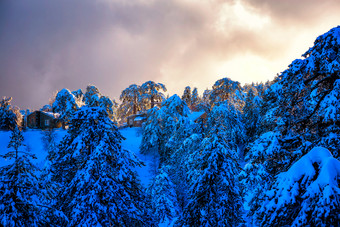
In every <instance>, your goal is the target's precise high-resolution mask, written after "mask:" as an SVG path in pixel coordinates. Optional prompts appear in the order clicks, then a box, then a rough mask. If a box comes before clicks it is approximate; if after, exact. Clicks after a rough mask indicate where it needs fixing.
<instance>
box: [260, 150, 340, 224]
mask: <svg viewBox="0 0 340 227" xmlns="http://www.w3.org/2000/svg"><path fill="white" fill-rule="evenodd" d="M339 180H340V161H339V160H337V159H335V158H334V157H333V156H332V155H331V153H330V152H329V151H328V150H327V149H325V148H322V147H316V148H313V149H312V150H311V151H310V152H309V153H307V154H306V155H305V156H303V157H302V158H301V159H300V160H298V161H297V162H296V163H294V165H292V166H291V167H290V168H289V170H288V171H287V172H283V173H281V174H280V175H278V177H277V178H276V180H275V182H274V184H273V185H272V186H271V188H270V190H268V191H266V192H265V196H264V197H263V199H264V202H263V203H262V206H261V207H260V209H257V211H256V217H257V219H258V221H259V223H258V224H260V225H261V226H339V225H340V214H339V210H340V189H339V185H338V184H339Z"/></svg>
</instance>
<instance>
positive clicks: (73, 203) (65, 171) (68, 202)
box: [53, 106, 153, 226]
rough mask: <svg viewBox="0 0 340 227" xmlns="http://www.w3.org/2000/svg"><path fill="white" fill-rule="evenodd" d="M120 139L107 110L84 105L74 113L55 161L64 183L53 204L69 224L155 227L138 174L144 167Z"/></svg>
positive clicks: (57, 173)
mask: <svg viewBox="0 0 340 227" xmlns="http://www.w3.org/2000/svg"><path fill="white" fill-rule="evenodd" d="M122 139H123V138H122V136H121V134H120V133H119V131H118V130H117V128H116V126H115V125H114V123H113V122H112V121H111V120H110V119H109V118H108V115H107V113H106V111H105V110H104V109H102V108H100V107H87V106H84V107H82V108H81V109H80V110H79V111H77V112H76V113H75V114H74V116H73V118H72V119H71V122H70V127H69V130H68V132H67V134H66V136H65V137H64V139H63V140H62V142H61V143H60V145H59V149H58V153H57V157H56V159H55V162H54V163H53V169H54V171H55V172H54V179H55V180H56V181H57V182H58V183H60V184H61V185H62V188H61V190H60V192H59V195H58V197H57V198H58V199H57V203H56V204H55V206H56V207H60V208H61V209H62V211H64V213H65V215H66V216H67V217H68V218H69V220H70V222H69V223H68V225H69V226H76V225H77V226H98V225H102V226H110V225H112V226H153V221H152V219H151V218H150V217H151V215H150V213H149V208H148V205H147V203H146V194H145V192H144V189H143V187H142V185H141V184H140V181H139V179H138V176H137V173H136V172H135V171H134V168H135V167H137V166H140V165H141V163H140V161H139V160H138V159H137V158H136V156H135V155H134V154H132V153H131V152H129V151H127V150H124V149H123V148H122V147H121V140H122Z"/></svg>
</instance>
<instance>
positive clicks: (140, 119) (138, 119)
mask: <svg viewBox="0 0 340 227" xmlns="http://www.w3.org/2000/svg"><path fill="white" fill-rule="evenodd" d="M145 119H146V118H145V117H136V118H135V119H134V120H135V121H142V120H145Z"/></svg>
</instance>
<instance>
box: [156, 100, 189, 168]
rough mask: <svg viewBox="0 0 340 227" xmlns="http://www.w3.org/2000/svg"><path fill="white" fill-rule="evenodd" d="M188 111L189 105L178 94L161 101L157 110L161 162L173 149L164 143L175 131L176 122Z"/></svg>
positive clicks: (168, 156) (166, 158)
mask: <svg viewBox="0 0 340 227" xmlns="http://www.w3.org/2000/svg"><path fill="white" fill-rule="evenodd" d="M189 113H190V109H189V107H188V106H187V104H186V103H185V102H184V101H182V100H181V98H180V97H179V96H178V95H173V96H171V97H170V98H168V99H167V100H165V101H164V102H163V103H162V107H161V108H160V110H159V111H158V112H157V118H158V121H159V124H160V132H161V134H160V137H159V141H160V147H159V154H160V158H161V162H163V161H165V160H169V159H170V157H171V155H172V153H173V152H174V150H173V149H171V148H170V147H166V144H167V142H168V141H169V139H170V137H171V136H172V135H173V134H174V132H175V131H176V123H177V122H178V121H179V119H181V118H182V117H187V116H188V114H189Z"/></svg>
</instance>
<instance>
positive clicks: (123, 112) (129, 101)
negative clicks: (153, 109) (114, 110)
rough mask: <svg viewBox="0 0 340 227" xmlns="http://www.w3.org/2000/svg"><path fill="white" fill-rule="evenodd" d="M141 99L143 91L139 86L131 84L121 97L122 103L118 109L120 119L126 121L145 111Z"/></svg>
mask: <svg viewBox="0 0 340 227" xmlns="http://www.w3.org/2000/svg"><path fill="white" fill-rule="evenodd" d="M140 99H141V91H140V86H139V85H136V84H131V85H130V86H129V87H128V88H125V89H124V90H123V91H122V94H121V95H120V97H119V100H120V101H121V102H122V103H121V104H120V106H119V109H118V115H119V118H121V119H124V118H126V117H128V116H130V115H133V114H137V112H138V111H141V110H143V109H142V105H141V102H140Z"/></svg>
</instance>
